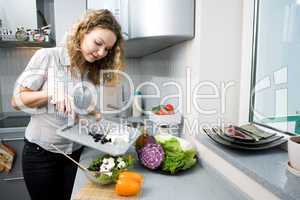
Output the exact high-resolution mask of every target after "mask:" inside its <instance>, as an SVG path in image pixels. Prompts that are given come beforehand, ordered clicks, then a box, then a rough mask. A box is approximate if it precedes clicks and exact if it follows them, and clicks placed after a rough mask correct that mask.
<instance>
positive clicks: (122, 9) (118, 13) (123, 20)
mask: <svg viewBox="0 0 300 200" xmlns="http://www.w3.org/2000/svg"><path fill="white" fill-rule="evenodd" d="M87 8H88V9H108V10H110V11H111V12H112V13H113V15H114V16H115V18H116V19H117V20H118V22H119V23H120V25H121V26H122V32H123V37H124V38H125V40H128V39H129V24H128V17H129V13H128V12H129V4H128V0H109V1H107V0H100V1H99V0H87Z"/></svg>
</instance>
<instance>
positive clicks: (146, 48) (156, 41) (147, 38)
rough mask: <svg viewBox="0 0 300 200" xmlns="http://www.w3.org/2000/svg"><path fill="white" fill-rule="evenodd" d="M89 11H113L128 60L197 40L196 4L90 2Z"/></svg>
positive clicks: (162, 0)
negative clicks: (120, 27)
mask: <svg viewBox="0 0 300 200" xmlns="http://www.w3.org/2000/svg"><path fill="white" fill-rule="evenodd" d="M87 8H88V9H101V8H105V9H109V10H111V12H112V13H113V14H114V16H115V17H116V18H117V20H118V21H119V23H120V24H121V26H122V30H123V35H124V38H125V40H126V41H125V56H126V57H127V58H139V57H143V56H146V55H149V54H152V53H154V52H157V51H160V50H162V49H164V48H167V47H169V46H172V45H175V44H178V43H180V42H183V41H186V40H190V39H192V38H194V21H195V20H194V8H195V0H185V1H182V0H110V1H107V0H87Z"/></svg>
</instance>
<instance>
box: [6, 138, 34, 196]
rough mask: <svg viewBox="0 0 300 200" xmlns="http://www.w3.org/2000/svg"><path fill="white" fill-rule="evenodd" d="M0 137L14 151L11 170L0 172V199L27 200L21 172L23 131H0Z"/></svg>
mask: <svg viewBox="0 0 300 200" xmlns="http://www.w3.org/2000/svg"><path fill="white" fill-rule="evenodd" d="M0 138H2V139H3V140H4V141H5V144H7V145H9V146H10V147H12V148H13V149H14V150H15V151H16V156H15V158H14V164H13V168H12V170H11V171H10V172H9V173H6V172H0V194H1V195H0V199H13V200H27V199H28V200H29V199H30V197H29V194H28V191H27V188H26V186H25V182H24V178H23V173H22V151H23V146H24V140H23V138H24V133H6V134H4V133H0Z"/></svg>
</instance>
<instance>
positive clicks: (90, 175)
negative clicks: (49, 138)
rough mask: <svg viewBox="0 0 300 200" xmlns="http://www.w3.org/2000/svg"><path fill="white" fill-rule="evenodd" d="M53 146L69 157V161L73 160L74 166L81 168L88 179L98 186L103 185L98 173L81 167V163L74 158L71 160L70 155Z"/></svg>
mask: <svg viewBox="0 0 300 200" xmlns="http://www.w3.org/2000/svg"><path fill="white" fill-rule="evenodd" d="M51 146H52V147H53V148H54V149H56V150H57V151H58V152H59V153H61V154H62V155H64V156H65V157H67V158H68V159H69V160H71V161H72V162H73V163H74V164H76V165H77V166H78V167H79V169H81V170H82V171H83V172H84V173H85V175H86V177H88V179H90V180H91V181H92V182H94V183H96V184H102V183H100V182H99V181H98V180H97V178H96V175H97V172H93V171H90V170H88V169H87V168H86V167H85V166H83V165H81V164H80V163H79V162H77V161H76V160H74V159H73V158H71V157H70V156H69V155H67V154H66V153H65V152H63V151H62V150H60V149H59V148H58V147H57V146H55V145H54V144H51Z"/></svg>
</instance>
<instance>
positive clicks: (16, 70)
mask: <svg viewBox="0 0 300 200" xmlns="http://www.w3.org/2000/svg"><path fill="white" fill-rule="evenodd" d="M36 50H37V49H36V48H2V49H0V112H14V110H13V108H12V107H11V106H10V99H11V96H12V93H13V88H14V84H15V81H16V79H17V78H18V76H19V75H20V74H21V73H22V71H23V70H24V68H25V67H26V65H27V63H28V62H29V60H30V58H31V56H32V55H33V54H34V52H35V51H36ZM126 63H127V68H126V70H125V72H126V73H128V74H129V75H130V77H131V78H132V80H133V83H134V84H135V85H136V84H138V83H139V74H140V69H139V61H138V60H137V59H127V60H126ZM125 95H126V94H125ZM127 96H128V94H127ZM127 98H128V97H127Z"/></svg>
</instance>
